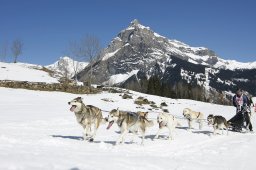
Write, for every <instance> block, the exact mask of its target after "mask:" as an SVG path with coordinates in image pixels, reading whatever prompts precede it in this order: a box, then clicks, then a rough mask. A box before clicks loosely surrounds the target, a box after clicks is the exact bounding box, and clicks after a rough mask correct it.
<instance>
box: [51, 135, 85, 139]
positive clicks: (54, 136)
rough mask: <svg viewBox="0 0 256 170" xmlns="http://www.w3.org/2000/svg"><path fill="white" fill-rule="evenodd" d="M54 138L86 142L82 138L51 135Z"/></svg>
mask: <svg viewBox="0 0 256 170" xmlns="http://www.w3.org/2000/svg"><path fill="white" fill-rule="evenodd" d="M51 136H52V137H53V138H63V139H73V140H84V138H83V137H82V136H64V135H51Z"/></svg>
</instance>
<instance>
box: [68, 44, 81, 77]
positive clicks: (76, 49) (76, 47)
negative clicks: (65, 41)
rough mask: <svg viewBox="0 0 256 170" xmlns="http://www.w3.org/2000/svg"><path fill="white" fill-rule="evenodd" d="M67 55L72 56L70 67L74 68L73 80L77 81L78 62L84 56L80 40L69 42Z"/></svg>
mask: <svg viewBox="0 0 256 170" xmlns="http://www.w3.org/2000/svg"><path fill="white" fill-rule="evenodd" d="M68 51H69V57H71V58H72V68H73V70H74V76H75V81H76V82H77V73H78V70H79V63H78V62H77V61H81V60H83V59H84V58H85V50H84V45H83V44H82V41H70V42H69V47H68Z"/></svg>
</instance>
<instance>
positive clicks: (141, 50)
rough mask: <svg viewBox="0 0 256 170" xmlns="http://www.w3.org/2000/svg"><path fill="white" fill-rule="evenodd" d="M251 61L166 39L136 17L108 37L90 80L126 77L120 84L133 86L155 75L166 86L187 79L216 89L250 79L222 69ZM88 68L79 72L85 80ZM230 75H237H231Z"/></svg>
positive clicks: (112, 82) (112, 81)
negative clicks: (110, 38) (238, 59)
mask: <svg viewBox="0 0 256 170" xmlns="http://www.w3.org/2000/svg"><path fill="white" fill-rule="evenodd" d="M245 65H246V66H245ZM254 65H255V67H253V66H251V65H248V64H246V63H245V64H244V65H243V64H241V63H239V62H234V61H232V62H231V61H228V60H224V59H221V58H219V57H218V56H217V55H216V53H215V52H214V51H212V50H210V49H208V48H205V47H191V46H189V45H187V44H185V43H183V42H180V41H178V40H173V39H168V38H166V37H164V36H161V35H159V34H157V33H155V32H154V31H153V30H151V29H150V28H149V27H145V26H143V25H141V24H140V22H139V21H138V20H137V19H135V20H133V21H132V22H131V23H130V25H129V26H128V27H127V28H126V29H124V30H122V31H121V32H120V33H119V34H118V35H117V37H115V38H114V39H113V40H112V41H111V43H110V44H109V45H108V47H107V48H106V49H105V50H104V53H102V54H101V57H100V58H99V59H98V61H96V62H95V63H93V67H92V68H93V77H92V79H93V83H98V84H105V85H115V82H125V81H126V80H129V81H128V82H127V81H126V83H123V87H127V88H130V89H133V88H131V86H136V87H138V84H139V83H138V81H140V82H147V81H148V79H149V78H150V77H152V76H155V75H157V76H158V77H159V78H160V79H161V82H162V83H166V84H168V86H167V87H168V88H174V87H176V84H177V83H178V82H186V83H188V84H190V85H191V84H193V85H194V86H196V85H200V86H201V85H207V86H208V87H207V88H208V89H210V86H211V87H212V88H215V89H221V90H230V89H232V88H233V87H234V86H235V85H236V84H239V83H240V82H250V81H251V78H248V80H247V79H246V80H244V79H241V77H242V76H244V75H243V72H242V71H239V72H237V73H236V74H231V73H232V71H233V70H234V69H233V70H232V69H230V70H231V71H225V70H226V69H229V68H234V67H236V66H239V67H243V68H247V67H248V66H250V67H252V68H256V62H255V64H254ZM89 68H90V67H86V68H85V69H84V70H83V71H82V72H80V73H79V74H78V79H79V80H80V81H87V80H88V76H89V73H90V69H89ZM208 68H210V69H208ZM221 69H222V71H221ZM223 70H224V71H223ZM254 72H255V70H254V71H253V73H254ZM135 74H136V75H135ZM223 74H229V76H228V77H226V76H225V75H224V76H223ZM250 74H252V73H250ZM134 75H135V76H134ZM139 75H140V76H139ZM141 75H142V76H141ZM233 75H236V77H235V78H234V77H232V76H233ZM220 76H223V77H220ZM141 77H143V81H142V78H141ZM223 79H226V80H228V81H224V80H223ZM233 79H234V80H236V82H235V81H234V80H233ZM232 82H233V84H232ZM134 83H135V84H136V85H135V84H134ZM223 83H224V85H223ZM225 83H226V85H225ZM124 84H126V85H124ZM240 84H241V83H240ZM252 84H253V83H252ZM169 85H170V87H169ZM253 85H254V84H253ZM144 86H145V87H144ZM146 86H147V85H146V84H145V83H144V84H143V85H142V86H141V87H138V88H137V89H143V90H140V91H143V92H145V90H147V89H146V88H147V87H146ZM223 87H225V88H223ZM134 90H136V89H134ZM248 91H249V90H248Z"/></svg>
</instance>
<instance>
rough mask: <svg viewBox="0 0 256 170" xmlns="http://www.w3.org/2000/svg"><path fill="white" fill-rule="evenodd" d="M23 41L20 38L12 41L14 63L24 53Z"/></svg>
mask: <svg viewBox="0 0 256 170" xmlns="http://www.w3.org/2000/svg"><path fill="white" fill-rule="evenodd" d="M22 48H23V42H22V41H21V40H20V39H16V40H14V41H13V43H12V47H11V50H12V53H13V56H14V63H17V59H18V56H19V55H21V54H22Z"/></svg>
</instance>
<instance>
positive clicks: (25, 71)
mask: <svg viewBox="0 0 256 170" xmlns="http://www.w3.org/2000/svg"><path fill="white" fill-rule="evenodd" d="M42 69H43V67H42V66H40V65H33V64H26V63H3V62H0V80H13V81H29V82H46V83H58V80H57V79H56V78H53V77H51V76H50V75H49V73H47V72H45V71H43V70H42Z"/></svg>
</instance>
